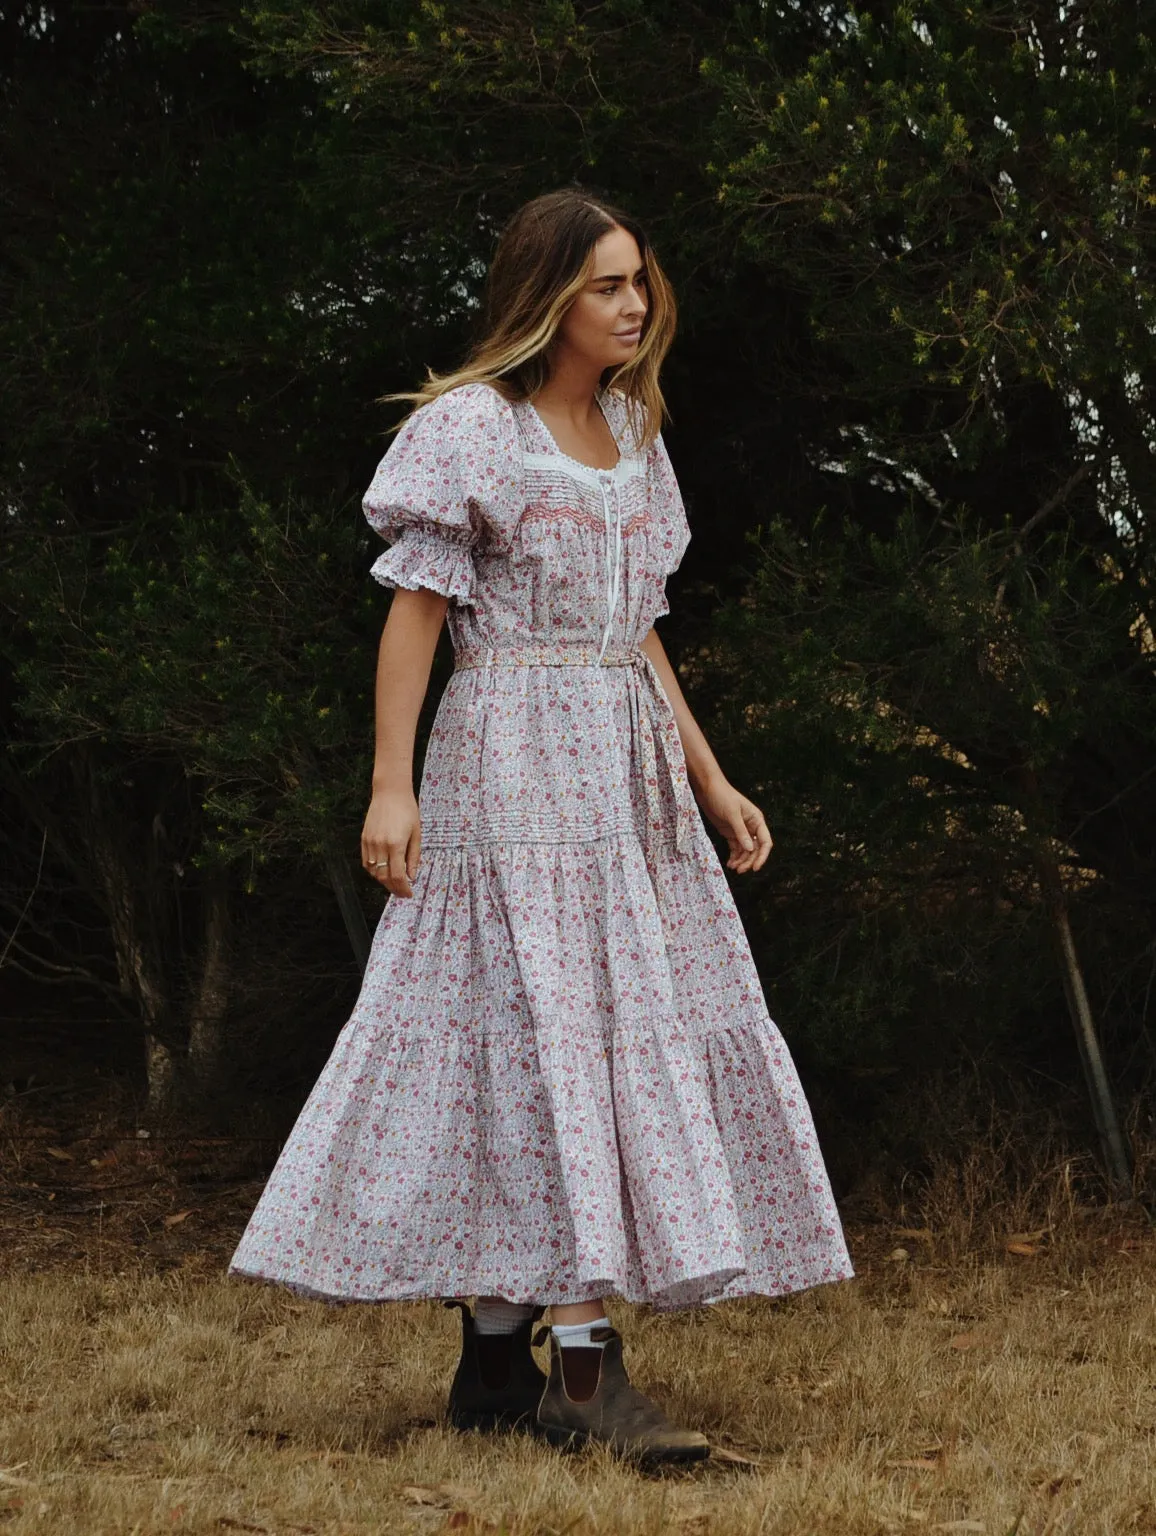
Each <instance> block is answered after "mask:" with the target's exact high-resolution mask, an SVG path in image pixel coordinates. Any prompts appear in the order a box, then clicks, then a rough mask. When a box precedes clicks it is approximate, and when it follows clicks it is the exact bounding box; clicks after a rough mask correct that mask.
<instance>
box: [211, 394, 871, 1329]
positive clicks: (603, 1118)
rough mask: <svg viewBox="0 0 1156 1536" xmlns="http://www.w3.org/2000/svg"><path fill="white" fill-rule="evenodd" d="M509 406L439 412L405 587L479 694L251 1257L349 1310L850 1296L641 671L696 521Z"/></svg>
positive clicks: (669, 741) (726, 905) (242, 1264)
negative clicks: (372, 1304) (443, 628)
mask: <svg viewBox="0 0 1156 1536" xmlns="http://www.w3.org/2000/svg"><path fill="white" fill-rule="evenodd" d="M602 408H603V410H604V412H605V413H606V417H607V420H608V422H609V423H610V426H611V428H612V430H613V431H614V434H615V437H616V439H617V441H618V444H619V448H620V451H621V457H620V460H619V463H618V466H617V468H616V469H614V470H613V471H599V470H594V469H591V468H589V467H588V466H586V465H584V464H580V463H578V462H577V461H576V460H573V459H570V458H568V457H567V456H566V455H565V454H563V453H562V452H560V450H559V449H558V448H557V446H556V444H555V443H554V441H553V439H552V437H551V436H550V433H549V432H548V431H547V429H546V427H545V424H544V423H543V422H542V420H541V419H540V417H539V416H538V414H537V412H536V411H535V410H534V408H533V406H532V405H530V404H529V403H528V402H521V403H515V404H511V403H510V402H508V401H506V400H505V399H504V398H503V397H502V396H501V395H499V394H498V393H497V391H495V390H494V389H492V388H490V387H489V386H488V385H484V384H476V385H469V386H466V387H464V388H460V389H456V390H453V391H452V392H451V393H449V394H447V395H444V396H442V397H441V398H440V399H438V400H436V401H435V402H433V403H432V404H430V405H427V406H425V407H423V408H422V409H421V410H420V411H418V412H417V413H416V414H415V415H413V416H412V417H411V418H410V419H409V421H407V423H406V424H405V426H404V427H403V428H402V429H401V431H400V432H399V433H398V435H397V437H396V439H395V440H394V442H393V444H392V446H391V448H390V450H389V452H388V453H387V454H386V456H385V458H384V459H383V460H382V462H381V464H380V466H379V468H378V471H377V473H376V475H375V476H374V479H373V483H372V485H371V486H370V488H369V491H368V493H367V495H366V498H365V512H366V515H367V517H368V518H369V521H370V522H371V523H372V525H373V526H374V527H375V528H376V529H377V530H378V531H379V532H380V533H381V534H382V535H383V537H384V538H385V539H386V540H387V542H388V544H389V548H388V549H387V550H386V552H385V553H384V554H383V555H382V556H381V558H380V559H379V560H378V561H377V563H376V564H375V566H374V575H375V576H376V577H377V579H378V580H379V581H380V582H382V583H383V585H386V586H391V587H409V588H420V587H428V588H432V589H433V590H434V591H437V592H441V593H443V594H445V595H446V596H448V597H449V598H450V603H449V606H448V608H447V619H448V623H449V628H450V634H451V638H452V641H453V645H454V653H455V662H456V666H455V671H454V673H453V675H452V677H451V679H450V681H449V683H448V684H447V686H446V689H445V692H444V693H443V695H442V698H441V701H440V703H439V705H438V710H437V715H436V718H435V721H434V724H433V727H432V731H431V735H430V740H429V745H428V748H427V751H426V758H425V765H424V770H423V775H422V782H421V789H420V794H419V804H420V807H421V814H422V856H421V862H420V866H419V869H418V873H417V876H416V878H415V880H414V882H413V889H414V895H413V896H412V897H411V898H407V899H401V898H397V897H392V896H391V897H389V898H388V899H387V901H386V904H385V909H384V911H383V913H382V916H381V921H380V923H379V924H378V928H377V932H376V935H375V937H374V941H373V949H372V953H371V956H370V961H369V966H368V968H367V970H366V974H365V979H364V983H363V986H362V989H361V994H360V996H359V998H358V1000H357V1004H356V1006H355V1008H354V1010H353V1015H352V1017H351V1018H350V1020H349V1022H348V1023H347V1024H346V1025H345V1027H344V1029H343V1030H342V1031H341V1034H340V1035H339V1037H338V1039H337V1042H336V1045H335V1047H334V1050H333V1053H332V1055H331V1056H330V1058H329V1061H328V1063H327V1064H326V1066H325V1068H324V1070H323V1071H322V1073H321V1076H320V1077H319V1079H318V1081H317V1083H316V1085H315V1087H314V1089H313V1091H312V1093H311V1094H310V1095H309V1098H308V1101H307V1102H306V1104H305V1107H304V1108H303V1110H302V1111H301V1114H300V1117H299V1118H298V1120H297V1123H296V1125H295V1127H294V1129H293V1131H292V1133H291V1135H290V1137H289V1140H288V1142H287V1143H286V1146H285V1148H284V1151H283V1152H282V1154H281V1157H280V1159H279V1160H278V1162H277V1165H276V1167H275V1168H274V1170H273V1173H272V1175H271V1177H270V1179H269V1182H268V1184H267V1186H266V1188H265V1191H264V1193H263V1195H262V1196H261V1199H260V1202H259V1203H258V1205H257V1207H256V1210H255V1211H254V1213H253V1216H252V1218H251V1220H250V1222H249V1224H248V1227H247V1228H246V1231H245V1233H244V1236H243V1237H242V1239H241V1242H240V1245H239V1247H238V1248H237V1251H236V1253H235V1255H234V1256H233V1260H232V1265H231V1270H232V1272H233V1273H234V1274H239V1275H248V1276H253V1277H256V1278H260V1279H264V1280H270V1281H277V1282H280V1283H281V1284H284V1285H287V1286H291V1287H292V1288H294V1289H295V1290H297V1291H299V1292H301V1293H303V1294H306V1295H313V1296H321V1297H327V1298H331V1299H335V1300H346V1301H384V1300H408V1299H416V1298H419V1297H436V1296H471V1295H497V1296H505V1297H507V1298H508V1299H509V1300H511V1301H518V1302H537V1303H543V1304H548V1303H551V1302H555V1303H564V1302H577V1301H585V1300H594V1299H596V1298H599V1297H601V1296H603V1295H618V1296H621V1297H624V1298H626V1299H627V1300H630V1301H640V1302H649V1303H651V1304H652V1305H653V1306H655V1307H657V1308H666V1309H671V1308H678V1307H685V1306H691V1305H697V1304H700V1303H702V1302H707V1301H715V1300H720V1299H722V1298H725V1297H737V1296H745V1295H750V1294H762V1295H768V1296H780V1295H783V1294H785V1293H788V1292H791V1291H798V1290H803V1289H806V1288H808V1287H810V1286H815V1285H820V1284H823V1283H825V1282H830V1281H835V1280H840V1279H847V1278H850V1277H851V1276H852V1275H853V1273H854V1271H853V1269H852V1266H851V1262H850V1258H849V1255H848V1252H847V1247H846V1244H845V1241H844V1236H843V1230H842V1227H841V1224H840V1220H839V1215H838V1212H837V1210H836V1207H835V1202H834V1200H833V1198H832V1194H831V1188H830V1184H829V1181H828V1177H827V1173H826V1170H825V1167H824V1164H823V1159H822V1155H821V1152H820V1149H819V1146H818V1143H817V1141H816V1137H815V1128H814V1124H813V1122H812V1118H811V1114H810V1110H809V1108H808V1106H807V1101H806V1098H805V1096H804V1093H803V1090H802V1087H801V1085H800V1082H799V1078H798V1074H797V1071H796V1069H795V1065H794V1063H793V1061H792V1059H791V1055H790V1052H789V1051H788V1049H787V1046H786V1043H785V1041H784V1040H783V1037H782V1035H781V1034H780V1032H779V1030H778V1029H777V1027H776V1026H775V1024H774V1023H773V1022H772V1020H771V1019H770V1017H769V1015H768V1013H767V1008H766V1002H765V999H764V996H763V992H762V987H761V985H760V982H759V977H758V974H757V972H756V970H755V966H754V962H753V959H752V957H751V952H750V948H749V946H748V943H747V940H746V935H745V933H744V931H743V928H742V924H741V922H740V920H739V916H738V913H737V910H736V908H735V904H734V900H733V897H732V895H731V891H730V887H729V884H728V882H727V877H726V874H725V871H724V869H723V866H722V864H721V862H720V860H719V856H718V854H717V853H716V851H715V848H714V845H713V843H712V841H711V839H710V837H709V835H708V833H707V831H706V828H705V826H704V824H703V821H702V817H701V815H700V813H699V811H698V808H697V806H696V804H695V802H694V797H693V795H692V793H691V790H690V786H689V783H688V781H687V775H686V762H685V758H684V756H683V752H682V747H681V742H680V739H679V736H678V729H677V725H676V723H675V719H674V712H673V710H672V708H671V706H670V702H669V700H668V699H667V698H666V695H665V693H664V691H663V689H662V686H661V682H660V680H659V678H658V675H657V673H656V672H655V670H654V667H653V666H652V664H651V662H650V660H649V658H648V657H647V656H646V655H645V654H644V653H643V652H642V651H641V650H640V649H639V645H640V642H641V640H642V639H643V638H644V637H645V635H646V633H647V631H648V630H649V629H650V627H651V625H652V624H653V622H654V620H655V619H656V618H658V617H660V616H661V615H662V614H664V613H666V612H667V611H668V608H667V603H666V593H665V589H666V579H667V577H668V576H669V575H670V574H671V572H673V571H674V570H676V569H677V567H678V565H679V562H680V561H681V559H682V556H683V553H684V552H685V550H686V547H687V543H688V540H689V538H690V531H689V528H688V526H687V520H686V515H685V511H684V508H683V504H682V500H681V498H680V496H679V492H678V486H677V484H676V482H675V478H674V474H673V471H672V469H671V466H670V461H669V459H668V457H667V454H666V449H665V446H664V445H663V442H662V439H661V438H659V439H658V440H657V442H655V443H654V444H653V445H652V446H651V447H650V448H649V449H647V450H645V451H640V450H638V449H637V447H636V445H635V442H634V438H633V435H632V433H631V423H630V420H629V418H628V413H627V409H626V405H625V402H624V401H623V400H622V399H621V397H619V396H616V395H615V394H613V393H607V394H605V395H604V396H603V397H602Z"/></svg>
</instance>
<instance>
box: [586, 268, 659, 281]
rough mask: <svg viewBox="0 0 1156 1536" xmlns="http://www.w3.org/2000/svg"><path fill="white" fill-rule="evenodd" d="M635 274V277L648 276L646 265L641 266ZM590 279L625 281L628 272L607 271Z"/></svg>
mask: <svg viewBox="0 0 1156 1536" xmlns="http://www.w3.org/2000/svg"><path fill="white" fill-rule="evenodd" d="M634 275H635V277H645V276H646V268H645V267H639V269H638V271H637V272H636V273H635V274H634ZM590 281H591V282H592V283H624V282H625V281H626V273H625V272H606V273H604V274H603V275H602V276H601V277H592V278H591V279H590Z"/></svg>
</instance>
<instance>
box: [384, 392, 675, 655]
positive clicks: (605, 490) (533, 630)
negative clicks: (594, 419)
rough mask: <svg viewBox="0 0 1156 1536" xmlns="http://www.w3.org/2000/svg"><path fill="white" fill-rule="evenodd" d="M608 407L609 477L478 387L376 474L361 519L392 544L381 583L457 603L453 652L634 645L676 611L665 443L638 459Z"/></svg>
mask: <svg viewBox="0 0 1156 1536" xmlns="http://www.w3.org/2000/svg"><path fill="white" fill-rule="evenodd" d="M602 408H603V411H604V414H605V416H606V419H607V421H608V423H609V425H610V428H611V431H612V432H613V433H614V435H615V438H616V441H617V443H618V448H619V454H620V458H619V461H618V463H617V465H616V466H615V467H614V468H613V469H609V470H600V469H594V468H592V467H591V466H589V465H587V464H583V463H581V462H579V461H578V460H577V459H573V458H570V457H569V456H568V455H567V454H564V453H562V452H561V450H560V449H559V448H558V447H557V445H556V444H555V442H554V440H553V438H552V437H551V435H550V433H549V431H548V430H547V428H546V426H545V423H544V422H543V421H542V419H541V417H540V416H539V415H538V413H537V411H536V410H535V409H534V407H533V406H532V405H531V404H530V403H529V402H528V401H523V402H517V403H514V404H511V403H510V402H509V401H507V400H505V399H503V397H502V396H501V395H499V394H498V393H497V391H496V390H494V389H491V388H490V386H489V385H486V384H471V385H466V386H463V387H462V388H461V389H456V390H452V391H450V393H449V394H446V395H443V396H441V397H440V398H439V399H437V400H435V401H433V402H431V403H430V404H429V405H427V406H424V407H423V408H422V409H421V410H419V411H417V412H416V413H415V414H414V415H413V416H411V417H410V418H409V420H408V421H407V422H406V423H405V424H404V426H403V427H402V428H401V430H400V431H399V432H398V434H397V437H396V438H395V440H394V442H393V444H392V446H391V448H390V451H389V453H388V454H386V456H385V458H384V459H383V460H382V461H381V464H380V465H379V466H378V470H377V473H376V474H375V476H374V479H373V483H372V484H371V485H370V488H369V490H368V492H367V493H366V496H365V501H364V507H365V513H366V516H367V517H368V519H369V521H370V523H371V524H372V525H373V527H374V528H375V529H376V530H377V531H378V532H379V533H380V534H381V535H382V536H383V537H384V538H386V539H387V540H388V541H390V544H391V548H390V549H389V550H387V551H386V553H385V554H383V555H382V556H381V558H380V559H379V560H378V561H377V562H376V564H375V565H374V568H373V574H374V575H375V576H376V578H377V579H378V581H380V582H382V583H383V584H384V585H386V586H394V587H397V586H402V587H417V586H428V587H431V588H432V589H433V590H434V591H438V592H442V593H444V594H445V595H446V596H448V597H449V598H450V599H451V604H450V609H449V613H448V622H449V628H450V635H451V638H452V640H453V643H454V648H455V650H457V649H461V648H465V647H471V648H476V647H478V646H485V645H491V646H494V647H496V648H507V647H509V648H517V647H520V646H522V645H524V644H534V643H539V644H542V643H544V644H547V645H550V646H563V647H564V646H566V645H574V644H590V643H591V642H593V643H594V644H595V646H596V654H598V655H599V656H604V655H605V653H606V651H607V650H608V649H609V647H610V646H611V645H612V644H614V643H618V644H620V645H636V644H637V643H638V642H639V641H640V640H641V639H642V637H643V636H644V635H645V634H646V632H647V630H648V629H649V628H650V626H651V625H652V624H653V622H654V620H655V619H656V618H659V617H661V615H663V614H665V613H667V612H668V611H669V609H668V605H667V602H666V591H665V588H666V578H667V577H668V576H669V575H670V574H671V573H672V572H673V571H675V570H676V569H677V568H678V565H679V562H680V561H681V559H682V557H683V554H684V553H685V551H686V547H687V544H688V543H689V540H690V528H689V526H688V524H687V520H686V512H685V508H684V506H683V503H682V498H681V496H680V495H679V491H678V484H677V481H676V480H675V477H674V473H673V471H672V469H671V467H670V460H669V457H668V456H667V452H666V447H665V444H664V443H663V441H662V439H661V437H659V438H658V439H657V440H656V441H655V442H654V443H653V444H652V445H651V446H650V447H649V448H648V449H647V450H645V451H640V450H639V449H638V447H637V444H636V443H635V440H634V434H633V432H632V430H631V422H630V419H629V416H628V411H627V406H626V402H625V401H624V400H623V399H622V398H621V397H620V396H618V395H616V394H615V393H614V392H612V391H611V392H607V393H606V394H605V395H604V396H603V397H602Z"/></svg>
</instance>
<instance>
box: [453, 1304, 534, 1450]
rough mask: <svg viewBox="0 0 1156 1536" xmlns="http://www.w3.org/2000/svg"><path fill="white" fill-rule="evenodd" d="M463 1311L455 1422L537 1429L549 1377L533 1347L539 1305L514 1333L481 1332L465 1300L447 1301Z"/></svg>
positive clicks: (459, 1426)
mask: <svg viewBox="0 0 1156 1536" xmlns="http://www.w3.org/2000/svg"><path fill="white" fill-rule="evenodd" d="M445 1305H446V1306H447V1307H457V1308H458V1309H459V1310H460V1312H461V1314H462V1356H461V1359H460V1360H459V1361H458V1368H457V1370H456V1371H455V1373H454V1379H453V1383H452V1385H451V1386H450V1401H449V1421H450V1423H451V1424H452V1425H453V1426H454V1428H455V1429H491V1430H492V1429H498V1430H510V1429H520V1430H529V1431H535V1430H536V1429H537V1418H536V1415H537V1410H538V1400H539V1399H540V1398H541V1396H542V1392H543V1390H544V1389H545V1386H546V1378H545V1376H544V1375H543V1374H542V1371H541V1370H540V1369H539V1367H538V1362H537V1361H536V1360H535V1359H534V1356H533V1354H532V1353H531V1351H530V1335H531V1333H532V1332H533V1329H534V1324H535V1323H536V1322H537V1321H538V1319H539V1318H540V1317H541V1316H542V1313H543V1312H544V1311H545V1310H546V1309H545V1308H544V1307H536V1308H535V1309H534V1312H533V1315H532V1316H530V1317H528V1318H527V1319H526V1321H525V1322H524V1323H520V1324H519V1325H518V1328H517V1329H516V1331H515V1332H514V1333H510V1334H496V1335H490V1334H480V1333H478V1331H477V1329H476V1328H475V1327H474V1314H473V1313H472V1312H471V1311H470V1309H469V1307H468V1306H467V1305H466V1303H465V1302H464V1301H456V1300H454V1301H447V1302H445Z"/></svg>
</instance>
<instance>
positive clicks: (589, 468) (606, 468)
mask: <svg viewBox="0 0 1156 1536" xmlns="http://www.w3.org/2000/svg"><path fill="white" fill-rule="evenodd" d="M605 394H606V391H605V390H603V391H602V392H601V393H600V394H598V395H595V397H594V403H595V405H596V406H597V407H598V412H599V415H600V416H601V417H602V420H603V421H604V422H605V423H606V426H607V429H608V431H609V433H610V436H611V437H612V438H613V440H614V447H615V449H616V450H617V452H618V458H617V459H616V460H615V462H614V463H613V464H610V465H605V464H587V463H586V461H585V459H576V458H575V457H574V455H573V454H570V453H565V452H563V450H562V449H561V448H560V447H559V446H558V440H557V438H556V437H555V436H554V434H553V432H551V430H550V428H549V426H548V425H547V424H546V421H545V419H544V417H543V416H542V413H541V412H540V411H539V409H538V407H537V406H536V405H535V404H534V402H533V400H531V399H529V398H527V399H526V401H525V404H526V405H528V406H529V408H530V410H531V411H533V413H534V419H535V421H536V422H537V423H538V425H539V427H540V428H541V429H542V433H543V435H544V436H545V438H546V440H547V442H548V443H549V444H550V450H551V452H552V453H555V454H557V456H558V457H559V458H560V459H565V460H566V462H567V463H568V464H575V465H577V467H578V468H579V469H584V470H585V471H586V472H587V474H591V475H616V474H617V473H618V472H619V470H620V469H621V468H622V466H623V464H624V463H625V462H626V454H625V453H624V452H623V449H622V444H621V443H620V442H619V440H618V433H617V432H615V430H614V427H613V426H612V425H611V422H610V418H609V416H607V414H606V411H605V409H604V408H603V405H602V401H603V398H604V396H605Z"/></svg>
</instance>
